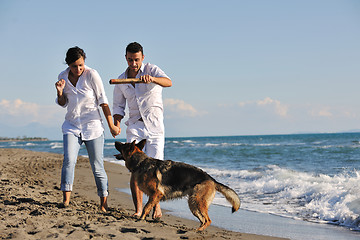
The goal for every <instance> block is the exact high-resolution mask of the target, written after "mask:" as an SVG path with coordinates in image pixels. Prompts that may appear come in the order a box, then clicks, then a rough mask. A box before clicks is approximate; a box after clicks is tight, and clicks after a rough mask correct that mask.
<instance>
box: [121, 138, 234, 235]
mask: <svg viewBox="0 0 360 240" xmlns="http://www.w3.org/2000/svg"><path fill="white" fill-rule="evenodd" d="M145 143H146V140H142V141H140V142H139V143H138V144H135V141H133V142H132V143H121V142H115V147H116V149H117V150H118V151H119V152H120V154H117V155H115V157H116V158H117V159H119V160H125V166H126V167H127V168H128V169H129V171H130V172H131V173H132V174H134V177H135V179H136V181H137V182H138V185H139V188H140V190H142V191H143V192H144V193H145V194H146V195H148V196H149V200H148V202H147V203H146V205H145V207H144V209H143V212H142V214H141V217H140V218H141V219H143V220H144V219H145V218H146V216H148V214H149V213H150V211H151V209H153V208H154V206H155V205H156V204H157V203H159V201H166V200H169V199H176V198H182V197H184V196H188V203H189V208H190V211H191V212H192V214H194V216H195V217H197V218H198V219H199V221H200V223H201V225H200V227H199V228H198V229H197V231H203V230H204V229H205V228H206V227H208V226H209V225H210V224H211V220H210V218H209V215H208V209H209V206H210V204H211V202H212V200H213V199H214V196H215V191H218V192H220V193H222V194H223V195H224V196H225V198H226V199H227V200H228V201H229V202H230V203H231V205H232V212H235V211H237V210H238V209H239V208H240V198H239V196H238V195H237V194H236V193H235V191H234V190H232V189H231V188H229V187H227V186H225V185H223V184H221V183H219V182H217V181H216V180H215V179H214V178H212V177H211V176H210V175H209V174H207V173H206V172H204V171H202V170H201V169H199V168H197V167H194V166H192V165H189V164H186V163H182V162H174V161H171V160H166V161H162V160H158V159H154V158H150V157H148V156H147V155H146V154H145V153H144V152H143V151H142V149H143V147H144V146H145Z"/></svg>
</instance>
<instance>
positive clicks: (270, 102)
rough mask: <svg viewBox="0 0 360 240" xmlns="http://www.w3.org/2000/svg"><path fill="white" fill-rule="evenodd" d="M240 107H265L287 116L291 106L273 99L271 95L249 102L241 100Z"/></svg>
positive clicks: (279, 114) (281, 115)
mask: <svg viewBox="0 0 360 240" xmlns="http://www.w3.org/2000/svg"><path fill="white" fill-rule="evenodd" d="M238 106H239V107H245V106H250V107H251V106H252V107H256V108H261V109H265V110H267V111H270V112H272V113H275V114H276V115H278V116H280V117H287V116H288V109H289V106H288V105H286V104H283V103H281V102H280V101H279V100H274V99H271V98H270V97H266V98H264V99H263V100H258V101H247V102H239V103H238Z"/></svg>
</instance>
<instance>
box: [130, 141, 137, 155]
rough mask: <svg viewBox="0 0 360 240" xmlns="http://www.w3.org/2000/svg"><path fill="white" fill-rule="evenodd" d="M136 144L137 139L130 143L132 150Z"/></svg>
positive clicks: (131, 150)
mask: <svg viewBox="0 0 360 240" xmlns="http://www.w3.org/2000/svg"><path fill="white" fill-rule="evenodd" d="M135 146H136V141H135V140H134V141H132V143H131V144H130V152H133V151H134V149H135Z"/></svg>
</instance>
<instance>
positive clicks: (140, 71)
mask: <svg viewBox="0 0 360 240" xmlns="http://www.w3.org/2000/svg"><path fill="white" fill-rule="evenodd" d="M144 69H145V65H144V63H142V64H141V67H140V69H139V72H138V74H139V73H143V72H144ZM125 72H126V77H128V73H129V67H128V68H127V69H126V71H125ZM136 75H137V74H136Z"/></svg>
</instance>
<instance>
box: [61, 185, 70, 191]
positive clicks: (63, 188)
mask: <svg viewBox="0 0 360 240" xmlns="http://www.w3.org/2000/svg"><path fill="white" fill-rule="evenodd" d="M60 189H61V191H63V192H72V184H66V183H62V184H61V187H60Z"/></svg>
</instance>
